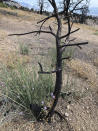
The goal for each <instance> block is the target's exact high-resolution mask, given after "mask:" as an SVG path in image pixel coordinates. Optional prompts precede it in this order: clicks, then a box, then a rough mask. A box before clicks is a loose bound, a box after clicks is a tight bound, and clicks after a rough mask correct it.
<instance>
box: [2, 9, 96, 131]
mask: <svg viewBox="0 0 98 131" xmlns="http://www.w3.org/2000/svg"><path fill="white" fill-rule="evenodd" d="M4 11H5V14H3V13H2V12H4ZM8 12H11V13H12V15H11V13H10V14H8ZM13 12H14V14H13ZM43 17H45V16H40V15H38V14H35V13H30V12H29V13H28V12H24V11H19V10H10V9H4V8H0V63H3V64H8V59H9V61H11V59H12V58H13V59H14V57H13V56H15V55H13V54H14V53H15V52H18V50H19V44H28V46H29V47H30V50H31V51H30V52H31V53H30V56H29V58H30V60H29V62H32V61H33V57H34V55H35V56H39V55H42V54H45V53H46V52H47V51H48V49H49V48H51V47H54V46H55V40H54V38H52V37H51V36H50V35H47V34H46V35H45V34H42V35H40V36H34V35H33V34H30V35H26V36H21V37H18V36H8V34H12V33H22V32H28V31H32V30H38V29H39V26H38V25H37V24H36V22H37V21H38V20H40V19H42V18H43ZM51 23H52V21H49V22H48V24H51ZM63 26H64V25H63ZM77 27H79V28H81V29H80V30H79V31H78V32H77V33H75V34H73V35H72V37H76V38H77V41H88V42H89V44H88V45H86V46H84V47H83V49H82V50H79V49H77V50H76V51H75V54H74V59H73V61H71V62H69V63H68V68H69V74H70V78H71V77H72V78H73V79H74V81H76V83H77V85H75V87H74V88H75V89H74V90H77V91H80V92H82V91H87V92H88V93H87V95H86V96H84V97H82V98H80V97H79V95H76V96H75V97H74V95H72V96H70V97H69V98H68V100H63V99H60V100H59V103H58V106H57V110H59V111H60V112H62V114H65V115H66V114H67V119H68V121H69V123H70V124H71V126H72V127H73V130H74V131H98V36H97V35H94V33H95V32H96V30H98V28H96V29H95V28H94V27H89V26H87V25H80V24H75V25H74V28H77ZM44 28H45V29H47V28H46V26H45V27H44ZM54 28H55V27H54ZM65 29H66V27H65ZM63 30H64V28H63ZM43 49H44V52H43ZM11 55H12V56H11ZM10 56H11V58H10ZM21 57H22V56H21ZM24 59H26V58H24ZM81 64H83V65H84V66H82V65H81ZM65 70H66V69H65ZM85 76H86V78H85ZM64 79H66V75H65V78H64ZM92 80H93V82H92ZM89 89H90V91H89ZM69 101H72V102H71V104H69ZM6 119H7V118H6V117H5V121H4V122H3V123H2V124H1V125H0V131H54V130H55V131H67V130H68V129H67V126H66V122H60V120H55V118H54V120H53V123H51V124H47V123H36V122H35V123H34V122H32V121H30V120H27V119H25V118H24V117H18V118H14V120H10V121H9V122H8V121H7V120H6ZM1 120H2V119H1V118H0V121H1Z"/></svg>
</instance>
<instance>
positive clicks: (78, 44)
mask: <svg viewBox="0 0 98 131" xmlns="http://www.w3.org/2000/svg"><path fill="white" fill-rule="evenodd" d="M87 44H88V42H81V43H76V44H64V45H61V46H60V48H63V47H67V46H80V45H87Z"/></svg>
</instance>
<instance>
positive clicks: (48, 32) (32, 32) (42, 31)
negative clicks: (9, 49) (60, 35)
mask: <svg viewBox="0 0 98 131" xmlns="http://www.w3.org/2000/svg"><path fill="white" fill-rule="evenodd" d="M34 33H37V34H40V33H47V34H52V35H53V36H55V37H56V35H55V34H54V33H53V32H50V31H44V30H39V31H31V32H26V33H20V34H9V35H8V36H13V35H17V36H21V35H28V34H34Z"/></svg>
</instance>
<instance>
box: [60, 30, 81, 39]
mask: <svg viewBox="0 0 98 131" xmlns="http://www.w3.org/2000/svg"><path fill="white" fill-rule="evenodd" d="M78 30H80V28H78V29H76V30H74V31H72V32H70V34H72V33H75V32H76V31H78ZM70 34H69V33H67V34H66V35H64V36H61V37H60V39H63V38H65V37H67V36H69V35H70Z"/></svg>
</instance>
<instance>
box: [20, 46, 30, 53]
mask: <svg viewBox="0 0 98 131" xmlns="http://www.w3.org/2000/svg"><path fill="white" fill-rule="evenodd" d="M20 54H22V55H29V47H28V45H26V44H20Z"/></svg>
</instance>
